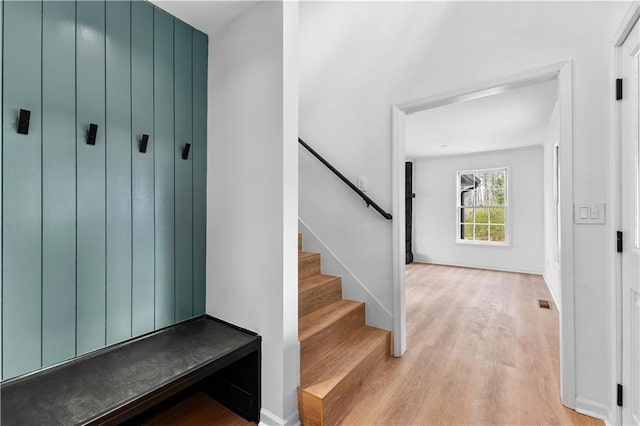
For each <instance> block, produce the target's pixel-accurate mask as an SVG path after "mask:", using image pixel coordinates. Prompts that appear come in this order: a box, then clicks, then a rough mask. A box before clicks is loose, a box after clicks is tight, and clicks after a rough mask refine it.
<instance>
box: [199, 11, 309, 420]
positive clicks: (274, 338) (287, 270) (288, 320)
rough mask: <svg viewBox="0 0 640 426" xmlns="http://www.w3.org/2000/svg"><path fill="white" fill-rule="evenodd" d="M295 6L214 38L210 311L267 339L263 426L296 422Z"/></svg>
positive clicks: (256, 15) (244, 20) (250, 14)
mask: <svg viewBox="0 0 640 426" xmlns="http://www.w3.org/2000/svg"><path fill="white" fill-rule="evenodd" d="M296 32H297V4H296V3H281V2H260V3H259V4H258V5H257V6H255V7H253V8H251V9H250V10H249V11H247V12H246V13H245V14H243V15H242V16H240V17H239V18H237V19H236V20H234V21H233V22H232V23H231V24H229V25H228V26H226V27H225V28H224V29H222V30H221V31H219V32H218V33H216V34H215V35H214V36H213V37H211V38H210V39H209V55H210V56H209V118H208V120H209V121H208V125H209V150H208V166H207V184H208V200H207V313H208V314H210V315H212V316H215V317H218V318H221V319H223V320H225V321H228V322H231V323H233V324H237V325H239V326H241V327H245V328H247V329H249V330H255V331H257V332H258V333H259V334H260V335H261V336H262V339H263V340H262V409H263V410H262V416H261V420H262V422H263V423H265V424H284V423H285V422H287V423H289V424H293V423H295V422H297V418H298V416H297V395H296V388H297V385H298V381H299V379H298V371H299V368H298V363H299V361H298V359H299V355H298V354H299V349H298V342H297V336H298V315H297V312H298V306H297V302H298V299H297V296H298V293H297V281H298V279H297V276H298V269H297V204H298V200H297V190H298V188H297V151H296V149H297V143H296V139H295V136H296V134H297V130H298V129H297V127H298V125H297V124H298V123H297V76H296V73H297V67H296V63H295V61H296V56H297V47H296V45H295V43H296V41H297V34H296Z"/></svg>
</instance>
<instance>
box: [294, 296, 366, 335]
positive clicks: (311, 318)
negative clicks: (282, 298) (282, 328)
mask: <svg viewBox="0 0 640 426" xmlns="http://www.w3.org/2000/svg"><path fill="white" fill-rule="evenodd" d="M363 305H364V303H363V302H354V301H353V300H347V299H341V300H338V301H337V302H334V303H331V304H329V305H327V306H324V307H322V308H320V309H318V310H316V311H313V312H311V313H310V314H308V315H305V316H303V317H302V318H300V319H299V320H298V340H299V341H300V342H303V341H304V340H305V339H307V338H308V337H311V336H313V335H314V334H316V333H318V332H319V331H321V330H322V329H324V328H326V327H328V326H329V325H331V324H332V323H334V322H335V321H337V320H338V319H340V318H341V317H343V316H345V315H347V314H348V313H349V312H351V311H354V310H356V309H358V308H359V307H360V306H363ZM363 325H364V324H363Z"/></svg>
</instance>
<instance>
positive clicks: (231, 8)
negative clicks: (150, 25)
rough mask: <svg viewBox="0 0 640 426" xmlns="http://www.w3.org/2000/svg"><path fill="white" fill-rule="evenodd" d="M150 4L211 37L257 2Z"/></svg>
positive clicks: (171, 0)
mask: <svg viewBox="0 0 640 426" xmlns="http://www.w3.org/2000/svg"><path fill="white" fill-rule="evenodd" d="M151 3H153V4H155V5H156V6H158V7H159V8H161V9H164V10H166V11H167V12H169V13H170V14H172V15H173V16H175V17H177V18H180V19H182V20H183V21H184V22H186V23H187V24H189V25H191V26H193V27H195V28H197V29H199V30H200V31H202V32H203V33H205V34H207V35H209V36H211V35H213V34H214V33H215V32H217V31H218V30H220V29H221V28H223V27H225V26H226V25H227V24H228V23H229V22H231V21H233V20H234V19H235V18H237V17H238V16H240V15H242V14H243V13H244V12H245V11H247V10H248V9H250V8H251V7H253V6H255V5H256V4H257V3H258V1H242V0H235V1H231V0H229V1H217V0H208V1H202V0H201V1H190V0H151Z"/></svg>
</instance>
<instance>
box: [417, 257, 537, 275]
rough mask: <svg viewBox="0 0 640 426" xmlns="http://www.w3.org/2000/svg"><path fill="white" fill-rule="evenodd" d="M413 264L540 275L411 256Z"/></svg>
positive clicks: (517, 270)
mask: <svg viewBox="0 0 640 426" xmlns="http://www.w3.org/2000/svg"><path fill="white" fill-rule="evenodd" d="M413 261H414V263H429V264H432V265H442V266H455V267H457V268H471V269H485V270H488V271H500V272H516V273H518V274H531V275H542V272H540V271H533V270H529V269H519V268H502V267H495V266H483V265H469V264H465V263H456V262H446V261H438V260H433V259H427V258H426V257H424V256H420V255H414V256H413Z"/></svg>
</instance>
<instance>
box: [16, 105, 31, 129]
mask: <svg viewBox="0 0 640 426" xmlns="http://www.w3.org/2000/svg"><path fill="white" fill-rule="evenodd" d="M30 118H31V111H29V110H28V109H21V110H20V116H19V118H18V133H20V134H22V135H28V134H29V119H30Z"/></svg>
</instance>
